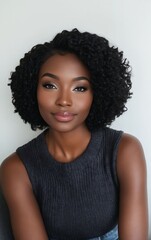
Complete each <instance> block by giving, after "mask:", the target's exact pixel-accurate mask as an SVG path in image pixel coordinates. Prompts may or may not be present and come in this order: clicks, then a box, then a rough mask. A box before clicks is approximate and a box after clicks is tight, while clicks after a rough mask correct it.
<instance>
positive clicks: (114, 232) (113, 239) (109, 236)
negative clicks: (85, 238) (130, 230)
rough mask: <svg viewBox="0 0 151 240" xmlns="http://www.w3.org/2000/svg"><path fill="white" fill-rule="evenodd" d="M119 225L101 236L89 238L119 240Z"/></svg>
mask: <svg viewBox="0 0 151 240" xmlns="http://www.w3.org/2000/svg"><path fill="white" fill-rule="evenodd" d="M118 239H119V238H118V226H116V227H115V228H113V229H112V230H111V231H109V232H107V233H106V234H104V235H103V236H101V237H96V238H91V239H89V240H118Z"/></svg>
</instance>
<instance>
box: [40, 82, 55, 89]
mask: <svg viewBox="0 0 151 240" xmlns="http://www.w3.org/2000/svg"><path fill="white" fill-rule="evenodd" d="M42 86H43V87H44V88H46V89H57V87H56V86H55V85H54V84H52V83H44V84H42Z"/></svg>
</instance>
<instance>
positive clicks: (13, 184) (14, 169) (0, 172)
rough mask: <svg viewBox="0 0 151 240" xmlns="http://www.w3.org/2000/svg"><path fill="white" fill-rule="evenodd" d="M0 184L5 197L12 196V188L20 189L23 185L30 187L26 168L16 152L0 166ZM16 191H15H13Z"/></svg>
mask: <svg viewBox="0 0 151 240" xmlns="http://www.w3.org/2000/svg"><path fill="white" fill-rule="evenodd" d="M0 185H1V188H2V191H3V193H4V195H5V197H6V199H9V196H10V195H11V196H12V192H14V189H15V190H17V189H19V188H20V189H21V188H22V187H23V186H24V187H25V189H26V188H28V189H29V188H31V183H30V181H29V178H28V175H27V172H26V169H25V167H24V165H23V163H22V161H21V160H20V158H19V156H18V155H17V154H16V153H13V154H11V155H10V156H9V157H7V158H6V159H5V160H4V161H3V162H2V164H1V166H0ZM15 193H17V191H15Z"/></svg>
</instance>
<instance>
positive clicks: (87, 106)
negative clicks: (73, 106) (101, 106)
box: [79, 96, 93, 114]
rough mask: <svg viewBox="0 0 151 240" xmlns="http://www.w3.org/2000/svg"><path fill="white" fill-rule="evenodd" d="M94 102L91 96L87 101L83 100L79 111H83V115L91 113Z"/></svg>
mask: <svg viewBox="0 0 151 240" xmlns="http://www.w3.org/2000/svg"><path fill="white" fill-rule="evenodd" d="M92 101H93V97H92V96H89V97H88V98H86V99H85V101H83V100H81V101H80V102H79V109H81V111H83V113H85V114H87V113H89V111H90V109H91V106H92Z"/></svg>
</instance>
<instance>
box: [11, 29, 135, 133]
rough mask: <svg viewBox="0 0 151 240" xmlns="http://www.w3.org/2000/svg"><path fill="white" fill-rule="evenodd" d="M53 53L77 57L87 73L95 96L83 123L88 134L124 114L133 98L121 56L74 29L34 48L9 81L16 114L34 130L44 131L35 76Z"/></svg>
mask: <svg viewBox="0 0 151 240" xmlns="http://www.w3.org/2000/svg"><path fill="white" fill-rule="evenodd" d="M56 53H59V54H65V53H74V54H76V56H78V57H79V59H80V60H81V61H82V62H83V63H84V64H85V65H86V67H87V68H88V69H89V71H90V74H91V85H92V88H93V94H94V97H93V103H92V107H91V109H90V113H89V115H88V117H87V119H86V124H87V127H88V128H89V129H90V130H94V129H98V128H100V127H105V126H107V125H110V124H111V123H112V122H113V121H114V120H115V118H116V117H119V116H120V115H121V114H122V113H123V112H125V111H126V110H127V107H126V106H125V104H126V102H127V100H128V98H131V95H132V93H131V91H130V90H131V87H132V83H131V67H130V65H129V62H128V60H127V59H126V58H124V57H123V52H122V51H119V50H118V48H116V47H114V46H110V44H109V42H108V40H106V39H105V38H103V37H100V36H98V35H96V34H91V33H89V32H80V31H78V30H77V29H73V30H72V31H67V30H64V31H62V32H61V33H58V34H57V35H56V36H55V37H54V39H53V40H52V41H50V42H45V43H44V44H38V45H36V46H34V47H33V48H32V49H31V50H30V51H29V52H28V53H26V54H25V56H24V57H23V58H22V59H21V60H20V64H19V66H17V67H16V69H15V71H14V72H12V74H11V77H10V81H11V82H10V83H9V85H10V87H11V91H12V103H13V104H14V106H15V112H18V113H19V115H20V116H21V118H22V119H23V120H24V122H25V123H27V122H28V123H29V124H30V125H31V128H32V129H33V130H36V129H37V128H39V129H44V128H46V127H47V123H46V122H45V121H44V120H43V119H42V117H41V115H40V113H39V109H38V103H37V84H38V74H39V69H40V67H41V65H42V64H43V63H44V62H45V61H46V60H47V59H48V58H49V57H50V56H53V55H54V54H56Z"/></svg>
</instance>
